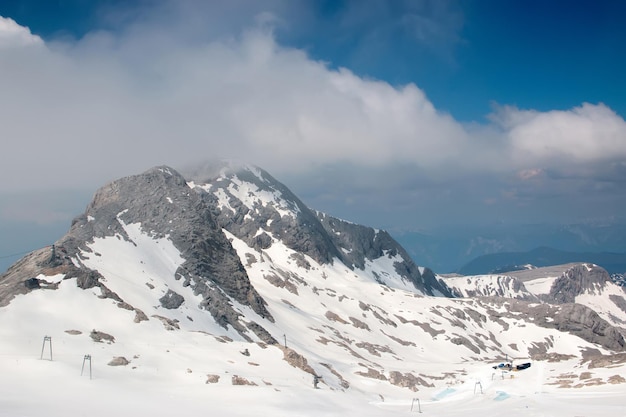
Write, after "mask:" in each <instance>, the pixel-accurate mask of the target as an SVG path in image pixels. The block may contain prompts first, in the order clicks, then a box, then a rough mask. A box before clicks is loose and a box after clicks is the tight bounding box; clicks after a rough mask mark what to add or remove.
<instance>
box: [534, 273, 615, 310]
mask: <svg viewBox="0 0 626 417" xmlns="http://www.w3.org/2000/svg"><path fill="white" fill-rule="evenodd" d="M610 283H612V280H611V276H610V275H609V274H608V272H607V271H606V270H604V269H603V268H600V267H598V266H597V265H592V264H578V265H574V266H572V267H571V268H569V269H568V270H567V271H565V272H564V273H563V274H562V275H561V276H560V277H559V278H558V279H556V280H555V281H554V282H553V283H552V287H551V288H550V293H549V294H548V295H547V297H546V298H545V299H546V300H547V301H550V302H555V303H573V302H575V301H576V297H577V296H579V295H582V294H597V293H601V292H602V290H603V289H604V288H606V286H607V285H608V284H610Z"/></svg>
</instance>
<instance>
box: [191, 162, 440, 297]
mask: <svg viewBox="0 0 626 417" xmlns="http://www.w3.org/2000/svg"><path fill="white" fill-rule="evenodd" d="M187 177H188V178H189V179H190V180H193V181H194V182H195V183H198V184H202V187H197V188H196V190H197V191H198V193H199V194H200V195H202V197H203V199H204V200H205V201H206V203H207V205H209V206H211V207H212V208H213V213H214V215H215V217H216V218H217V222H218V224H219V226H220V227H223V228H225V229H226V230H228V231H229V232H230V233H232V234H233V235H235V236H236V237H237V238H239V239H242V240H243V241H244V242H246V243H247V244H248V245H249V246H250V247H253V248H256V249H258V250H262V249H266V248H268V247H270V246H271V244H272V238H271V237H270V236H269V235H268V234H267V233H266V232H269V233H271V235H272V236H273V237H274V238H276V239H279V240H281V241H282V242H283V243H284V244H285V245H286V246H287V247H289V248H291V249H293V250H294V251H296V252H298V253H299V254H300V255H298V256H299V257H300V259H296V262H298V264H299V265H301V266H302V267H304V268H309V267H310V266H309V265H307V263H306V261H305V259H304V257H303V256H302V255H308V256H310V257H311V258H313V259H314V260H316V261H317V262H319V263H332V262H333V259H339V260H341V261H342V262H343V263H344V264H345V265H347V266H348V267H349V268H359V269H363V268H364V267H365V261H366V259H370V260H373V259H376V258H380V257H381V256H396V255H398V254H399V255H400V256H401V259H402V261H400V262H397V263H396V265H395V269H396V271H397V273H398V274H400V275H401V276H402V277H404V278H405V279H407V280H408V281H410V282H412V283H413V284H414V285H415V287H416V288H417V289H418V290H420V291H422V292H424V293H425V294H427V295H443V296H446V297H450V296H452V293H451V292H450V290H449V288H448V287H447V286H446V285H445V283H443V282H442V281H440V280H439V279H438V278H437V277H436V276H435V274H434V273H433V272H432V271H430V270H428V269H425V270H424V272H423V274H422V273H420V271H419V268H418V267H417V265H415V263H414V262H413V260H411V257H410V256H409V255H408V254H407V253H406V251H405V250H404V249H403V248H402V247H401V246H400V245H399V244H398V243H397V242H396V241H395V240H394V239H393V238H392V237H391V236H390V235H389V234H388V233H387V232H385V231H380V230H375V229H372V228H370V227H365V226H361V225H357V224H353V223H350V222H346V221H342V220H339V219H336V218H334V217H332V216H328V215H325V214H323V213H319V212H314V211H312V210H311V209H309V208H308V207H306V206H305V205H304V204H303V203H302V201H300V199H299V198H298V197H296V196H295V195H294V194H293V193H292V192H291V191H290V190H289V189H288V188H287V187H285V186H284V185H283V184H281V183H280V182H278V181H277V180H276V179H274V178H273V177H272V176H271V175H270V174H268V173H267V172H265V171H264V170H262V169H259V168H256V167H254V168H252V167H230V166H219V165H215V166H204V167H201V168H199V169H197V170H196V171H193V172H190V173H189V174H188V175H187ZM242 182H245V183H247V184H249V185H250V186H251V187H252V188H253V189H256V190H257V191H255V192H256V193H265V194H266V195H273V196H275V199H274V201H273V202H269V203H267V202H266V204H261V202H260V201H258V200H257V201H256V202H254V203H253V205H252V208H250V202H246V204H244V202H243V201H241V200H240V199H239V198H237V196H236V193H235V192H233V191H232V190H236V189H238V187H239V186H240V185H241V183H242ZM204 190H208V191H206V192H205V191H204ZM218 190H219V194H218ZM224 196H226V197H227V199H228V206H227V207H226V206H224V205H223V201H224ZM251 197H254V196H251ZM285 212H287V213H289V214H285ZM261 228H262V229H263V230H264V231H262V230H261Z"/></svg>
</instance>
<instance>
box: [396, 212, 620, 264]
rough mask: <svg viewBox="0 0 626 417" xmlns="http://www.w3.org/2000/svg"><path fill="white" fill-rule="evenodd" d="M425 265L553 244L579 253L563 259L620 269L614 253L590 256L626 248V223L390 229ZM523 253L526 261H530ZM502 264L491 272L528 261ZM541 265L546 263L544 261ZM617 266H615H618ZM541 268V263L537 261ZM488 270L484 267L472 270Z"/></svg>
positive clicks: (464, 260)
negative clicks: (412, 229) (596, 262)
mask: <svg viewBox="0 0 626 417" xmlns="http://www.w3.org/2000/svg"><path fill="white" fill-rule="evenodd" d="M391 234H392V235H393V236H394V238H395V239H396V240H397V241H398V242H399V243H400V244H401V245H402V246H403V247H404V248H405V249H406V250H407V252H408V253H409V255H411V257H412V258H413V259H414V260H415V262H417V263H418V264H420V265H425V266H428V267H429V268H431V269H432V270H434V271H436V272H438V273H452V272H460V273H463V271H467V270H466V269H462V268H465V266H466V265H468V264H469V263H470V262H472V261H473V260H474V259H476V258H479V257H482V256H483V255H491V254H498V253H525V252H533V251H536V250H537V249H536V248H554V250H555V251H556V252H559V251H560V252H563V253H569V254H576V255H575V256H574V255H572V256H569V255H568V256H561V255H557V256H555V258H554V260H555V261H557V262H555V263H562V262H559V261H567V262H570V261H572V262H573V261H576V262H593V259H599V260H601V261H604V260H605V259H606V260H608V261H610V262H611V265H607V266H605V265H603V264H602V263H599V264H600V265H602V266H605V267H606V268H607V269H609V270H611V271H613V270H617V271H618V272H625V270H624V269H622V270H621V271H620V270H619V269H620V267H619V265H620V264H623V263H624V262H623V261H616V260H615V259H614V257H611V256H608V257H606V258H605V257H602V256H600V257H598V256H596V255H593V259H591V258H589V257H588V256H587V255H589V254H601V253H618V254H620V253H624V252H626V224H624V223H623V222H621V221H605V222H587V223H580V224H568V225H555V224H495V225H476V226H472V225H450V226H447V227H438V228H433V229H432V230H428V231H427V232H426V231H424V232H401V231H396V232H392V233H391ZM525 258H527V257H524V256H522V257H521V261H525ZM517 259H518V258H515V262H503V263H496V264H494V265H493V266H491V269H492V270H495V269H497V268H499V267H503V266H506V265H510V264H519V265H522V264H524V263H526V262H517ZM542 265H545V264H543V263H542ZM612 265H615V267H613V266H612ZM538 266H539V265H538ZM472 271H473V272H477V273H486V272H489V270H486V269H485V268H480V269H472Z"/></svg>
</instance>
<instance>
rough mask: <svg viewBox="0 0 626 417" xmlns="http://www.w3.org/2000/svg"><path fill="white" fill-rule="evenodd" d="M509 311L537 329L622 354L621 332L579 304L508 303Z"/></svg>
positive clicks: (622, 339) (624, 344)
mask: <svg viewBox="0 0 626 417" xmlns="http://www.w3.org/2000/svg"><path fill="white" fill-rule="evenodd" d="M506 304H507V307H508V311H509V312H512V313H523V314H524V315H525V316H526V317H528V318H530V319H531V320H532V321H533V323H535V324H536V325H538V326H541V327H546V328H551V329H557V330H560V331H563V332H568V333H571V334H574V335H576V336H578V337H580V338H581V339H584V340H586V341H588V342H591V343H597V344H599V345H601V346H604V347H605V348H607V349H610V350H615V351H621V350H624V348H626V342H625V341H624V337H623V336H622V334H621V333H620V331H619V330H618V329H617V328H616V327H614V326H611V325H610V324H609V323H608V322H607V321H605V320H604V319H602V318H601V317H600V316H599V315H598V313H596V312H595V311H593V310H592V309H590V308H589V307H587V306H584V305H582V304H562V305H558V306H555V305H550V304H534V303H527V302H524V301H517V300H511V301H507V302H506Z"/></svg>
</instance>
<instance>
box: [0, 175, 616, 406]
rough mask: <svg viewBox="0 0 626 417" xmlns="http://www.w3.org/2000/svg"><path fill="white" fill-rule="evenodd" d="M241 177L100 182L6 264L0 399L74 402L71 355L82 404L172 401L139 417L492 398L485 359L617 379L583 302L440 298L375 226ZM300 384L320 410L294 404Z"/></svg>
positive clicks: (539, 386) (438, 286)
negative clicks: (38, 396) (70, 215)
mask: <svg viewBox="0 0 626 417" xmlns="http://www.w3.org/2000/svg"><path fill="white" fill-rule="evenodd" d="M246 172H248V173H249V174H248V175H252V176H254V177H255V178H257V180H254V178H248V179H247V180H245V181H244V179H242V177H245V175H246V174H245V173H243V174H242V173H240V172H238V173H236V174H228V175H225V176H224V175H220V176H218V177H216V178H214V179H213V180H211V181H198V178H191V177H188V178H184V177H183V176H182V175H180V174H179V173H177V172H176V171H174V170H172V169H171V168H167V167H159V168H155V169H152V170H149V171H147V172H146V173H143V174H140V175H137V176H132V177H128V178H124V179H121V180H118V181H115V182H113V183H111V184H109V185H107V186H105V187H103V188H102V189H101V190H99V191H98V192H97V193H96V195H95V197H94V200H93V202H92V203H91V204H90V205H89V207H88V208H87V210H86V212H85V214H84V215H81V216H79V217H78V218H77V219H76V220H75V221H74V223H73V225H72V227H71V229H70V231H69V232H68V234H67V235H66V236H64V237H62V238H61V239H59V241H57V242H55V244H54V246H51V247H48V248H44V249H42V250H39V251H36V252H34V253H32V254H30V255H28V256H26V257H25V258H24V259H22V260H21V261H19V262H18V263H16V264H15V265H13V266H12V267H11V268H10V269H9V270H8V271H7V273H6V274H4V275H2V276H1V277H0V306H2V307H0V323H2V324H3V325H2V326H0V340H2V341H3V344H2V348H1V349H2V350H1V351H0V353H1V354H0V361H1V363H0V365H1V366H2V369H3V375H10V378H11V380H10V381H9V380H6V379H5V380H3V379H2V378H6V377H4V376H3V377H0V390H2V392H10V393H11V395H15V398H23V393H22V392H21V391H20V389H17V391H16V388H13V387H18V388H21V389H24V390H25V391H27V390H26V388H31V389H32V387H34V386H35V387H42V388H43V387H46V386H47V385H49V384H50V382H51V381H58V380H63V381H66V380H67V381H68V387H69V389H75V390H76V391H72V392H78V391H77V390H81V389H83V388H81V387H83V384H84V382H83V381H85V377H83V378H82V379H80V377H79V371H80V369H79V368H81V363H83V364H84V363H85V361H86V360H87V359H86V356H85V355H89V358H90V359H89V365H93V368H94V372H95V375H96V379H95V385H94V386H93V388H89V389H88V390H91V391H89V392H90V393H91V394H85V395H87V396H89V395H90V397H89V398H97V397H96V394H95V392H96V391H97V390H99V389H100V388H102V389H103V392H104V393H106V394H109V395H110V398H120V397H121V398H128V396H129V394H128V392H127V390H128V388H129V387H142V388H141V390H140V391H142V390H144V389H145V390H146V391H142V392H151V393H153V394H155V395H157V397H156V398H161V397H167V396H168V395H175V398H176V400H175V401H173V402H172V403H171V405H170V406H168V407H164V408H159V407H158V406H154V407H152V406H151V405H150V406H148V408H147V409H144V410H142V411H145V412H151V413H153V414H154V415H165V414H166V411H171V410H172V409H176V408H177V407H178V406H180V405H181V404H182V403H184V399H185V398H188V397H187V396H189V398H192V399H193V401H194V405H191V406H190V410H191V411H193V412H197V411H199V410H201V409H202V407H201V406H198V405H195V401H200V399H201V398H204V396H208V397H209V398H211V399H213V400H216V401H218V402H219V401H220V399H224V398H228V399H230V400H232V399H234V398H238V397H239V396H241V393H242V391H241V389H243V388H248V389H258V390H259V392H261V393H262V394H251V395H252V396H251V397H250V398H254V401H255V402H250V403H248V404H237V405H235V406H234V412H233V409H229V408H228V407H227V406H226V405H223V404H219V405H217V406H216V407H215V408H212V410H215V411H216V412H219V413H223V414H226V415H247V414H248V415H249V412H250V410H251V409H252V408H254V409H255V410H257V411H259V412H261V411H265V412H268V413H269V412H271V411H275V410H276V408H275V407H280V406H275V407H274V408H273V407H272V405H271V404H270V403H268V402H267V401H270V402H273V403H275V404H282V406H286V404H288V405H289V406H291V407H294V409H296V410H301V407H302V404H306V405H307V406H312V407H319V410H320V411H322V414H325V415H336V414H337V411H338V410H339V411H343V412H340V414H345V413H346V412H354V411H355V410H358V411H359V414H362V415H372V416H373V415H391V414H393V413H394V412H397V409H394V408H393V406H391V408H390V409H387V408H386V407H389V405H388V404H389V403H388V402H385V401H386V400H388V399H394V398H396V399H397V398H407V396H408V398H412V397H413V396H415V395H416V394H415V393H420V395H424V396H423V397H422V398H428V399H433V398H434V399H436V400H437V401H439V400H443V399H444V397H448V396H450V397H451V398H452V397H456V398H457V399H459V401H467V400H468V399H470V398H471V396H470V392H471V391H472V389H475V387H476V384H475V383H476V382H477V381H479V382H481V384H482V385H481V388H482V387H484V388H485V389H488V388H490V389H496V388H497V387H500V386H501V384H504V382H502V381H503V379H502V377H503V376H504V375H500V373H499V372H500V371H498V374H497V375H496V372H494V370H493V368H492V366H493V365H494V364H497V363H499V362H501V361H503V360H504V359H505V358H510V359H512V360H514V363H521V362H527V361H532V363H533V367H532V368H531V369H532V370H530V371H528V372H526V371H521V372H520V373H519V374H518V375H519V378H531V379H530V380H529V382H528V383H529V384H532V385H533V387H534V388H533V390H532V392H536V391H542V390H544V389H552V387H557V386H568V381H572V380H571V379H570V376H564V374H565V373H567V372H569V371H567V370H570V371H571V372H572V373H573V374H575V378H577V379H576V383H573V382H572V383H571V384H569V386H576V385H580V386H588V385H592V384H593V385H599V386H611V385H612V384H614V383H621V382H626V381H623V378H622V380H620V379H619V378H617V377H616V375H617V376H619V373H620V372H621V371H623V370H626V365H624V363H626V359H625V358H623V354H622V353H620V352H621V351H622V350H623V349H624V339H623V337H622V336H621V334H620V333H619V331H618V330H616V329H615V328H614V327H612V326H611V325H609V323H607V322H606V321H605V320H602V319H601V318H600V317H599V316H598V315H597V314H595V313H594V312H593V311H592V310H590V309H589V308H586V307H584V306H582V305H578V304H563V305H550V304H538V303H529V302H526V301H523V300H511V299H506V298H481V299H472V298H463V299H459V298H453V297H443V296H441V295H445V292H449V290H448V287H447V286H445V284H444V283H442V282H441V281H440V279H438V278H437V277H434V274H433V279H432V280H429V278H428V270H427V269H424V268H419V267H417V266H415V265H414V264H413V263H412V262H411V261H410V260H408V259H406V258H405V252H404V251H403V250H402V249H401V248H400V247H399V246H395V245H394V242H393V240H391V239H390V238H388V235H386V234H385V233H384V232H383V231H377V230H374V229H370V228H366V227H364V226H359V225H352V224H350V223H348V222H344V221H340V220H337V219H334V218H332V217H330V216H326V215H323V214H321V213H315V212H313V211H311V210H309V209H308V208H306V207H305V206H304V205H303V204H302V203H301V202H300V201H299V200H298V199H297V198H295V196H293V195H292V194H291V193H290V192H289V191H288V190H287V189H286V188H284V186H281V185H280V184H278V183H276V182H275V180H273V179H271V177H269V176H268V175H269V174H266V173H264V172H263V171H259V172H260V174H259V172H257V173H256V174H255V173H252V172H251V171H250V170H249V169H247V171H246ZM257 174H258V175H260V178H259V176H257ZM205 180H206V178H205ZM250 181H254V182H250ZM281 187H283V188H281ZM279 226H280V227H279ZM396 245H397V244H396ZM431 274H432V273H431ZM430 294H435V295H437V296H432V295H430ZM44 336H51V340H49V341H46V339H44ZM52 346H54V349H52ZM49 347H50V348H51V349H50V352H51V353H50V355H48V348H49ZM52 352H54V353H52ZM48 356H54V358H53V360H52V361H41V360H40V358H44V359H46V358H48ZM554 361H556V362H554ZM602 361H604V362H602ZM607 364H608V365H610V366H611V367H612V368H607ZM114 365H119V366H114ZM5 370H6V372H5ZM33 374H36V375H37V378H36V382H35V385H33V383H32V380H31V379H30V375H33ZM25 375H28V377H26V376H25ZM524 375H532V376H531V377H525V376H524ZM589 375H592V376H593V378H591V377H590V376H589ZM314 376H317V377H321V379H320V380H319V385H320V387H321V388H322V391H324V392H326V393H325V394H322V396H319V397H316V398H318V399H319V404H317V403H315V402H314V401H313V400H311V399H310V398H308V397H307V398H304V399H303V400H302V402H300V401H298V400H295V399H294V398H297V399H300V398H301V397H305V396H306V394H305V393H310V392H311V389H312V384H313V377H314ZM496 376H500V377H501V378H500V380H499V381H496V380H497V378H496ZM516 377H517V375H516ZM120 381H124V383H120ZM38 384H41V385H38ZM116 384H119V387H117V388H116ZM552 384H555V385H552ZM207 385H208V386H207ZM145 387H148V388H147V389H146V388H145ZM234 389H236V390H238V391H233V390H234ZM42 391H45V390H43V389H42ZM37 392H39V390H37ZM81 392H82V391H81ZM172 392H173V393H175V394H171V393H172ZM524 392H527V391H524ZM189 393H193V394H189ZM330 393H336V394H337V395H342V396H341V397H337V396H333V395H331V394H330ZM46 395H47V394H43V397H44V398H43V399H42V404H47V405H50V403H51V401H53V399H52V398H48V397H46ZM143 395H145V394H143ZM140 398H147V395H145V397H141V394H140ZM246 398H247V397H246ZM2 401H5V400H2V399H0V410H2V409H8V410H11V411H16V410H17V412H15V413H13V414H19V408H16V406H15V405H14V404H7V403H6V401H5V402H4V403H3V402H2ZM128 401H133V400H131V399H128ZM162 401H164V402H166V401H167V400H166V399H165V398H163V399H162ZM244 402H245V401H244ZM383 402H384V403H383ZM68 404H69V403H68ZM137 404H141V402H137ZM168 404H170V403H168ZM392 404H393V403H392ZM403 404H405V403H403ZM289 406H287V407H289ZM68 407H69V405H68ZM111 407H112V408H111ZM111 407H109V408H106V410H107V411H109V412H110V411H112V410H113V411H118V413H119V411H120V410H117V409H115V407H113V406H111ZM286 409H287V410H289V408H286ZM62 410H63V411H64V412H66V413H67V412H68V408H62ZM26 414H28V413H26ZM60 414H61V413H60ZM60 414H59V415H60ZM274 414H275V413H274ZM296 414H301V415H307V414H306V412H303V413H298V412H297V413H296ZM0 415H2V411H0ZM102 415H105V414H102ZM121 415H125V414H124V413H123V412H122V413H121Z"/></svg>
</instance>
